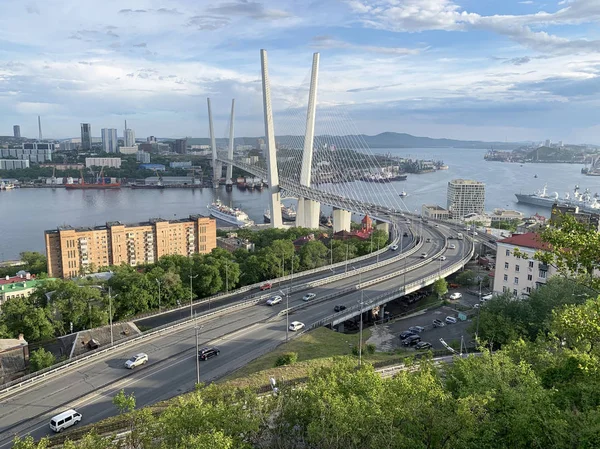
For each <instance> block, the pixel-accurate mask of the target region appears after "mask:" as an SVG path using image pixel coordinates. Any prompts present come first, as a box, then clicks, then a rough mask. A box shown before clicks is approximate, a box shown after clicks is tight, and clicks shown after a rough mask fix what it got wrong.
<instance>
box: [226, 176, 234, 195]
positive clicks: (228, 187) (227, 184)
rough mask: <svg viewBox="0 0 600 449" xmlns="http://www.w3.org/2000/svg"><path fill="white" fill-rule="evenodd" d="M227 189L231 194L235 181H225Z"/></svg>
mask: <svg viewBox="0 0 600 449" xmlns="http://www.w3.org/2000/svg"><path fill="white" fill-rule="evenodd" d="M225 189H226V190H227V191H228V192H231V191H232V190H233V181H232V180H231V179H228V180H227V181H225Z"/></svg>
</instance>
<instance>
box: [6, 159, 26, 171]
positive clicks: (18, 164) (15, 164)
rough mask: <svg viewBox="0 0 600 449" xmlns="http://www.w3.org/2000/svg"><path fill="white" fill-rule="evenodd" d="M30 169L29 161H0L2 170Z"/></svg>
mask: <svg viewBox="0 0 600 449" xmlns="http://www.w3.org/2000/svg"><path fill="white" fill-rule="evenodd" d="M22 168H29V159H0V170H20V169H22Z"/></svg>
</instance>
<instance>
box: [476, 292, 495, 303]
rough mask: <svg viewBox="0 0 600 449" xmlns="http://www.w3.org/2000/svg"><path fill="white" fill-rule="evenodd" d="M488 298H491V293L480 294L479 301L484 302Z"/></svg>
mask: <svg viewBox="0 0 600 449" xmlns="http://www.w3.org/2000/svg"><path fill="white" fill-rule="evenodd" d="M490 299H492V294H491V293H490V294H489V295H485V296H482V297H481V299H480V300H479V301H481V302H486V301H489V300H490Z"/></svg>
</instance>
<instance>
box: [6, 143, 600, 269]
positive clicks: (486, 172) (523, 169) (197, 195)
mask: <svg viewBox="0 0 600 449" xmlns="http://www.w3.org/2000/svg"><path fill="white" fill-rule="evenodd" d="M373 151H374V152H378V153H387V152H389V153H391V154H392V155H397V156H404V157H412V158H413V159H414V158H419V159H434V160H443V161H444V162H445V163H446V164H447V165H448V166H449V167H450V168H449V170H442V171H437V172H434V173H427V174H421V175H408V179H407V180H406V181H396V182H392V183H391V185H392V186H393V187H394V188H395V189H396V191H397V192H398V193H400V192H401V191H403V190H404V191H406V192H407V193H408V196H407V197H406V198H404V199H403V201H404V203H405V204H406V206H407V208H408V209H409V210H411V211H415V210H419V211H420V208H421V205H422V204H424V203H427V204H439V205H441V206H443V207H445V206H446V187H447V183H448V181H449V180H451V179H454V178H469V179H476V180H479V181H483V182H485V184H486V210H492V209H494V208H509V209H517V210H520V211H522V212H524V213H525V214H526V215H532V214H534V213H535V212H539V213H541V214H543V215H546V216H547V215H548V214H549V210H548V209H537V208H535V207H532V206H527V205H520V204H519V205H518V204H517V203H516V198H515V196H514V194H515V193H519V192H522V193H531V192H533V191H535V190H538V189H541V188H542V187H543V186H544V184H545V183H547V184H548V191H549V192H554V191H557V192H558V193H559V195H561V196H562V195H564V193H565V192H567V191H572V190H573V187H574V186H575V185H576V184H579V186H580V187H581V188H582V189H585V188H586V187H587V188H589V189H590V191H592V192H593V193H595V192H599V193H600V178H598V177H591V176H584V175H582V174H581V173H580V169H581V167H580V166H579V165H574V164H523V166H521V164H516V163H515V164H509V163H501V162H486V161H485V160H484V159H483V156H484V154H485V153H486V151H487V150H485V149H481V150H473V149H457V148H435V149H389V150H388V149H377V150H373ZM536 174H537V176H538V178H537V179H536V178H534V175H536ZM366 184H367V183H364V182H362V181H356V182H354V183H348V184H345V186H347V187H348V188H353V189H357V190H358V191H361V192H363V193H364V194H365V195H368V192H371V191H372V189H370V188H365V185H366ZM379 185H381V184H379ZM266 192H267V190H266V189H265V190H264V191H263V192H258V191H240V190H238V189H237V187H234V188H233V191H232V192H226V190H225V187H224V186H221V187H220V188H219V189H218V190H217V191H215V190H213V189H210V188H204V189H164V190H134V189H126V188H123V189H119V190H94V191H67V190H65V189H63V188H57V189H16V190H11V191H6V192H1V193H0V211H1V219H0V260H6V259H14V258H17V257H18V255H19V252H21V251H40V252H44V234H43V233H44V230H46V229H56V227H57V226H60V225H64V224H68V225H72V226H98V225H104V224H105V223H106V222H107V221H121V222H124V223H133V222H140V221H146V220H148V219H149V218H151V217H161V218H165V219H174V218H183V217H187V216H189V215H191V214H203V215H208V209H207V205H208V204H210V203H211V202H213V201H214V200H215V199H217V198H219V199H221V201H222V202H223V203H225V204H228V205H229V204H231V205H232V206H239V207H241V208H242V209H243V210H244V211H245V212H247V213H248V215H249V216H250V218H251V219H252V220H254V221H255V222H256V223H262V222H263V213H264V211H265V209H266V208H267V195H266V194H265V193H266ZM366 199H367V198H366ZM368 199H370V200H372V201H374V202H377V201H376V200H377V199H376V198H368ZM286 203H287V204H289V203H290V201H286ZM323 210H324V211H325V212H326V213H327V212H328V209H326V208H324V209H323Z"/></svg>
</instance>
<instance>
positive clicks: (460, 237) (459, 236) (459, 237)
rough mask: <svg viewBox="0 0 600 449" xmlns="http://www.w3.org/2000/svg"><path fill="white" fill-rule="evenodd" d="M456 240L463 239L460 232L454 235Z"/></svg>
mask: <svg viewBox="0 0 600 449" xmlns="http://www.w3.org/2000/svg"><path fill="white" fill-rule="evenodd" d="M456 238H457V239H458V240H462V239H463V235H462V232H459V233H458V234H457V235H456Z"/></svg>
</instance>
